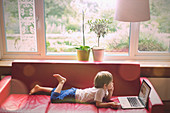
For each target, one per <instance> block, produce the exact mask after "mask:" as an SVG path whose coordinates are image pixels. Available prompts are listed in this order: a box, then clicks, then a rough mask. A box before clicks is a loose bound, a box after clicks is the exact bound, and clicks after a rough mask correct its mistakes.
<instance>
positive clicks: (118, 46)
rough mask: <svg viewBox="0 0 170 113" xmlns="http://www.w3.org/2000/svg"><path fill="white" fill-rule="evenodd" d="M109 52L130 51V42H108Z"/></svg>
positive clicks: (122, 40) (123, 40) (124, 40)
mask: <svg viewBox="0 0 170 113" xmlns="http://www.w3.org/2000/svg"><path fill="white" fill-rule="evenodd" d="M107 47H108V50H109V51H114V50H115V51H124V50H128V49H129V40H126V39H124V38H122V39H121V40H120V42H116V41H115V40H113V41H111V42H108V44H107Z"/></svg>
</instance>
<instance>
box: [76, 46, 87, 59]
mask: <svg viewBox="0 0 170 113" xmlns="http://www.w3.org/2000/svg"><path fill="white" fill-rule="evenodd" d="M89 54H90V49H89V50H88V51H86V50H79V49H77V60H78V61H89Z"/></svg>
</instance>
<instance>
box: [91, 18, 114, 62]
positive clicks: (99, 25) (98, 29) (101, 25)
mask: <svg viewBox="0 0 170 113" xmlns="http://www.w3.org/2000/svg"><path fill="white" fill-rule="evenodd" d="M110 23H111V22H110V21H109V20H107V19H96V20H95V21H94V22H93V21H92V20H88V24H89V26H90V32H92V31H93V32H95V33H96V35H97V38H98V46H97V47H93V48H92V51H93V59H94V61H103V57H104V48H100V37H101V36H102V37H103V38H104V37H105V35H106V34H107V33H108V30H109V24H110Z"/></svg>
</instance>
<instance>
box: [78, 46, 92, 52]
mask: <svg viewBox="0 0 170 113" xmlns="http://www.w3.org/2000/svg"><path fill="white" fill-rule="evenodd" d="M76 49H78V50H86V51H88V50H89V49H90V47H89V46H80V47H76Z"/></svg>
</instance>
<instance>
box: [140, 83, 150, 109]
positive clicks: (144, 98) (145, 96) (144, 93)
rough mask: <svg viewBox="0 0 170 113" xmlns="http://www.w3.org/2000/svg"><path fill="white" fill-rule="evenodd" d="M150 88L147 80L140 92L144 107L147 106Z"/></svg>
mask: <svg viewBox="0 0 170 113" xmlns="http://www.w3.org/2000/svg"><path fill="white" fill-rule="evenodd" d="M150 90H151V88H150V86H149V85H148V84H147V83H146V81H145V80H143V82H142V85H141V89H140V92H139V99H140V100H141V101H142V103H143V105H144V106H146V103H147V100H148V97H149V94H150Z"/></svg>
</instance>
